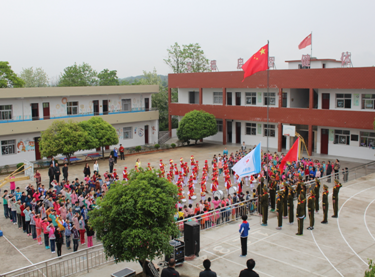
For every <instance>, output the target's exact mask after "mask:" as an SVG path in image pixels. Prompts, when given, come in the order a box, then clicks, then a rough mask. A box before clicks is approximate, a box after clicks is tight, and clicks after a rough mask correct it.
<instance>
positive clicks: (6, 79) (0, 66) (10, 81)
mask: <svg viewBox="0 0 375 277" xmlns="http://www.w3.org/2000/svg"><path fill="white" fill-rule="evenodd" d="M24 86H25V81H24V80H22V79H21V78H19V77H18V76H17V74H16V73H14V71H13V70H12V68H11V66H10V65H9V63H8V62H1V61H0V88H23V87H24Z"/></svg>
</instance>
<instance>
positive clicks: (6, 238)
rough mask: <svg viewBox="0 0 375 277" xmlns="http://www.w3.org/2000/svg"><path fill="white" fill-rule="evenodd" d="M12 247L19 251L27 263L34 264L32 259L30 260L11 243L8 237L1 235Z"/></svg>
mask: <svg viewBox="0 0 375 277" xmlns="http://www.w3.org/2000/svg"><path fill="white" fill-rule="evenodd" d="M3 237H4V238H5V239H6V240H7V241H8V242H9V243H10V244H11V245H12V246H13V247H14V249H16V250H17V251H18V253H20V254H21V255H22V256H23V257H24V258H25V259H26V260H27V261H28V262H29V263H31V264H32V265H33V264H34V263H33V262H32V261H30V260H29V259H28V258H27V257H26V256H25V255H24V254H23V253H22V252H21V251H20V250H19V249H18V248H17V247H16V246H15V245H14V244H13V243H11V242H10V240H8V238H7V237H6V236H3Z"/></svg>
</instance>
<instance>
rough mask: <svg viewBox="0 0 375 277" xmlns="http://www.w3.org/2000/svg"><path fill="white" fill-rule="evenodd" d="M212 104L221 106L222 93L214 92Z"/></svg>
mask: <svg viewBox="0 0 375 277" xmlns="http://www.w3.org/2000/svg"><path fill="white" fill-rule="evenodd" d="M214 104H223V92H214Z"/></svg>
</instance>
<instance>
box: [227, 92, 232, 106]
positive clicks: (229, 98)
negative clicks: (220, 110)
mask: <svg viewBox="0 0 375 277" xmlns="http://www.w3.org/2000/svg"><path fill="white" fill-rule="evenodd" d="M227 105H228V106H232V93H231V92H227Z"/></svg>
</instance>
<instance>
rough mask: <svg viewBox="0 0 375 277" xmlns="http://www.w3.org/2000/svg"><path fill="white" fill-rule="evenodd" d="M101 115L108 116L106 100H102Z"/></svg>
mask: <svg viewBox="0 0 375 277" xmlns="http://www.w3.org/2000/svg"><path fill="white" fill-rule="evenodd" d="M103 114H104V115H106V114H108V100H103Z"/></svg>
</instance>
